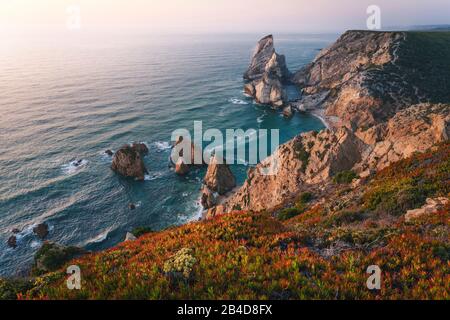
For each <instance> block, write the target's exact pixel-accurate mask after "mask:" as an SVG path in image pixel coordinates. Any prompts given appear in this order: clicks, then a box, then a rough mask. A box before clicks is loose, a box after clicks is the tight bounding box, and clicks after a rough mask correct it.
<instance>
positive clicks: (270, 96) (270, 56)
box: [244, 35, 290, 109]
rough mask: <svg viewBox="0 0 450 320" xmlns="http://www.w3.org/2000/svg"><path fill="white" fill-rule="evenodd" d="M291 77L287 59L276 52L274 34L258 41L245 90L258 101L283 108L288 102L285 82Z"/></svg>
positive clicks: (246, 78) (247, 75) (247, 72)
mask: <svg viewBox="0 0 450 320" xmlns="http://www.w3.org/2000/svg"><path fill="white" fill-rule="evenodd" d="M289 77H290V74H289V71H288V69H287V67H286V59H285V57H284V56H283V55H279V54H277V53H276V52H275V48H274V43H273V36H272V35H269V36H266V37H264V38H263V39H261V40H260V41H259V42H258V45H257V47H256V50H255V53H254V55H253V57H252V61H251V63H250V66H249V68H248V70H247V71H246V72H245V73H244V79H245V80H247V81H249V82H248V83H247V84H245V86H244V92H245V93H246V94H247V95H249V96H251V97H253V98H254V99H255V100H256V102H258V103H261V104H267V105H271V106H272V107H273V108H276V109H279V108H282V107H283V106H284V105H285V104H286V102H287V94H286V91H285V89H284V87H283V83H284V82H286V81H288V80H289Z"/></svg>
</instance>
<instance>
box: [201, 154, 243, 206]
mask: <svg viewBox="0 0 450 320" xmlns="http://www.w3.org/2000/svg"><path fill="white" fill-rule="evenodd" d="M204 183H205V186H204V187H203V189H202V196H201V204H202V206H203V208H204V209H210V208H212V207H214V206H215V205H217V204H218V202H219V199H218V198H219V196H223V195H225V194H227V193H228V192H230V191H232V190H233V189H234V188H235V187H236V178H235V177H234V175H233V173H232V172H231V169H230V167H229V166H228V165H227V164H226V163H222V162H219V159H218V158H217V156H213V157H212V158H211V160H210V164H209V166H208V171H207V172H206V176H205V179H204Z"/></svg>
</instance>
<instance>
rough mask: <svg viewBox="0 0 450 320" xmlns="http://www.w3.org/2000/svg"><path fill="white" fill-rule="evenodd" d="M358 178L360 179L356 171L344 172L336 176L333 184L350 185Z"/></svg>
mask: <svg viewBox="0 0 450 320" xmlns="http://www.w3.org/2000/svg"><path fill="white" fill-rule="evenodd" d="M356 178H358V175H357V174H356V173H355V172H354V171H351V170H349V171H342V172H339V173H338V174H336V175H335V176H334V178H333V182H334V183H336V184H349V183H352V181H353V180H354V179H356Z"/></svg>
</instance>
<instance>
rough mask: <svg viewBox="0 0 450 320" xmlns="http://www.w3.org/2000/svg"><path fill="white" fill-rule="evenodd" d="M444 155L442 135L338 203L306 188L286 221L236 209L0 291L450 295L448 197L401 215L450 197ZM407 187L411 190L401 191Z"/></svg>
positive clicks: (31, 295)
mask: <svg viewBox="0 0 450 320" xmlns="http://www.w3.org/2000/svg"><path fill="white" fill-rule="evenodd" d="M449 161H450V144H449V143H446V144H442V145H440V146H439V147H438V148H437V149H436V150H434V151H432V152H431V151H430V152H427V153H425V154H422V155H415V156H414V157H412V158H411V159H407V160H404V161H401V162H399V163H397V164H394V165H393V166H391V167H389V168H387V169H385V170H383V171H382V172H380V173H378V174H377V175H376V176H375V177H374V179H373V180H372V181H371V182H370V183H369V184H367V185H365V186H364V190H363V192H359V193H358V192H353V191H352V192H353V193H352V192H350V193H349V196H354V197H355V199H356V200H355V201H353V202H351V203H349V204H348V205H347V206H345V208H342V209H339V210H338V211H332V210H331V211H330V210H329V209H326V208H325V207H323V205H322V204H318V205H313V206H312V207H311V203H312V202H310V201H311V199H312V195H311V194H302V195H300V196H299V197H298V200H297V201H298V203H296V207H297V206H301V205H303V206H305V209H304V212H303V213H302V214H300V215H297V216H296V217H294V218H292V219H289V220H286V221H280V220H278V219H276V218H274V217H273V214H272V213H270V212H265V213H254V212H239V213H236V214H231V215H224V216H220V217H217V218H215V219H213V220H211V221H206V222H202V223H192V224H188V225H185V226H181V227H178V228H172V229H169V230H166V231H162V232H155V233H149V234H146V235H144V236H142V237H141V238H139V239H138V240H137V241H132V242H126V243H123V244H121V245H119V246H118V247H116V248H113V249H110V250H108V251H104V252H101V253H98V254H94V255H88V256H85V257H82V258H80V259H77V260H75V261H71V262H70V264H76V265H78V266H80V268H81V270H82V289H81V290H68V289H67V287H66V284H65V277H66V274H65V272H64V271H65V270H64V268H62V269H61V270H60V271H56V272H52V273H49V274H46V275H43V276H41V277H37V278H35V279H34V280H33V282H32V285H31V288H30V286H24V287H22V289H19V288H15V287H14V286H11V285H10V284H4V282H3V287H2V283H0V293H1V292H2V290H1V288H5V289H4V290H3V292H5V294H6V295H8V296H10V297H11V296H13V295H14V294H17V295H18V297H19V298H20V299H447V300H448V299H450V262H449V256H450V255H449V248H450V244H449V234H450V213H449V212H450V205H447V207H445V208H443V209H442V210H440V211H439V212H437V213H434V214H429V215H425V216H423V217H421V218H418V219H417V220H415V221H414V222H412V223H405V222H404V219H403V218H402V216H401V215H400V213H404V212H401V211H402V210H404V208H410V207H411V208H413V207H417V206H420V205H421V204H422V199H423V197H426V196H431V197H434V196H448V195H449V192H450V189H449V183H448V181H449V180H450V171H449V168H450V166H449ZM416 187H417V188H420V187H423V188H424V189H423V190H424V196H423V197H422V196H421V197H419V198H418V199H416V198H415V196H417V194H416V192H415V191H412V190H414V188H416ZM409 192H412V195H414V196H413V197H412V198H411V197H409V196H406V197H405V194H409ZM359 196H360V197H361V198H360V199H359V198H358V197H359ZM339 198H340V197H339V196H336V197H335V198H333V197H331V198H330V199H328V200H329V201H335V200H338V199H339ZM391 198H392V199H393V200H391ZM358 199H359V200H360V201H359V200H358ZM405 199H408V200H405ZM395 203H400V204H401V205H399V206H397V205H395ZM306 204H307V207H306ZM391 206H393V207H391ZM380 208H391V209H392V210H388V212H382V213H381V211H380ZM371 265H378V266H379V267H380V268H381V270H382V289H381V290H380V291H369V290H368V289H367V288H366V286H365V283H366V281H367V277H368V275H367V274H366V270H367V268H368V266H371Z"/></svg>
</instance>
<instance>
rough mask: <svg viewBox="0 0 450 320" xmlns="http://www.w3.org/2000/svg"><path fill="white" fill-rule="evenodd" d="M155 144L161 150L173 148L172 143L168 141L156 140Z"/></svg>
mask: <svg viewBox="0 0 450 320" xmlns="http://www.w3.org/2000/svg"><path fill="white" fill-rule="evenodd" d="M153 146H154V147H155V148H156V149H157V150H158V151H160V152H161V151H166V150H170V149H172V146H171V145H170V143H169V142H166V141H157V142H154V143H153Z"/></svg>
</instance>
